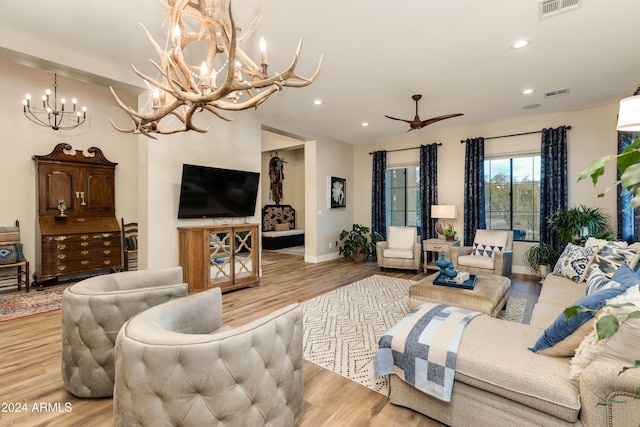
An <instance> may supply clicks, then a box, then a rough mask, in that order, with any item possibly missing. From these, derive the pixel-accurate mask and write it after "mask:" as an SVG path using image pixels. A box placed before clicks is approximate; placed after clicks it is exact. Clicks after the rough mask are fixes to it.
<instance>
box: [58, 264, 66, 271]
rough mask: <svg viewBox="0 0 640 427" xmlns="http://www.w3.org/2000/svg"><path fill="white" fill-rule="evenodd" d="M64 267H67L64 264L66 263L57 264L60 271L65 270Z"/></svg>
mask: <svg viewBox="0 0 640 427" xmlns="http://www.w3.org/2000/svg"><path fill="white" fill-rule="evenodd" d="M66 269H67V266H66V265H59V266H58V270H60V271H64V270H66Z"/></svg>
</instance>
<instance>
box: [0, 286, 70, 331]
mask: <svg viewBox="0 0 640 427" xmlns="http://www.w3.org/2000/svg"><path fill="white" fill-rule="evenodd" d="M68 286H71V283H67V284H62V285H54V286H49V287H46V288H44V290H42V291H38V290H36V287H35V286H34V287H32V288H31V290H30V291H29V293H26V292H25V291H24V287H23V290H21V291H16V292H10V293H4V294H0V322H5V321H7V320H12V319H18V318H20V317H26V316H31V315H34V314H39V313H45V312H47V311H53V310H60V309H61V308H62V291H64V289H65V288H67V287H68Z"/></svg>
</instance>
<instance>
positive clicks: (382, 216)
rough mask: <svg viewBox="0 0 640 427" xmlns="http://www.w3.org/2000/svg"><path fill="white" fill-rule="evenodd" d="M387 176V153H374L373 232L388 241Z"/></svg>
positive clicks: (372, 179) (372, 180)
mask: <svg viewBox="0 0 640 427" xmlns="http://www.w3.org/2000/svg"><path fill="white" fill-rule="evenodd" d="M386 174H387V152H386V151H384V150H382V151H375V152H374V153H373V168H372V172H371V231H377V232H378V233H380V234H381V235H382V237H384V240H387V221H386V210H387V209H386V197H385V177H386Z"/></svg>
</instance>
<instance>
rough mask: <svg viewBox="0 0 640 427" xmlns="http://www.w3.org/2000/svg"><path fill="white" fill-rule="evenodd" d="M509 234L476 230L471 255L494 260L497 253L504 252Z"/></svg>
mask: <svg viewBox="0 0 640 427" xmlns="http://www.w3.org/2000/svg"><path fill="white" fill-rule="evenodd" d="M508 238H509V235H508V233H507V232H506V231H505V232H497V231H495V230H476V235H475V237H474V239H473V248H472V250H471V255H475V256H481V257H487V258H493V257H494V256H495V252H496V251H500V252H502V251H504V249H505V247H506V246H507V239H508Z"/></svg>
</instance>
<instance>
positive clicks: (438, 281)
mask: <svg viewBox="0 0 640 427" xmlns="http://www.w3.org/2000/svg"><path fill="white" fill-rule="evenodd" d="M469 276H470V277H469V279H468V280H465V281H464V282H462V283H458V282H456V281H455V280H453V279H449V278H448V277H446V276H445V275H444V274H439V275H438V277H436V278H435V279H433V284H434V285H438V286H449V287H451V288H460V289H473V287H474V286H475V285H476V275H475V274H470V275H469Z"/></svg>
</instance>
